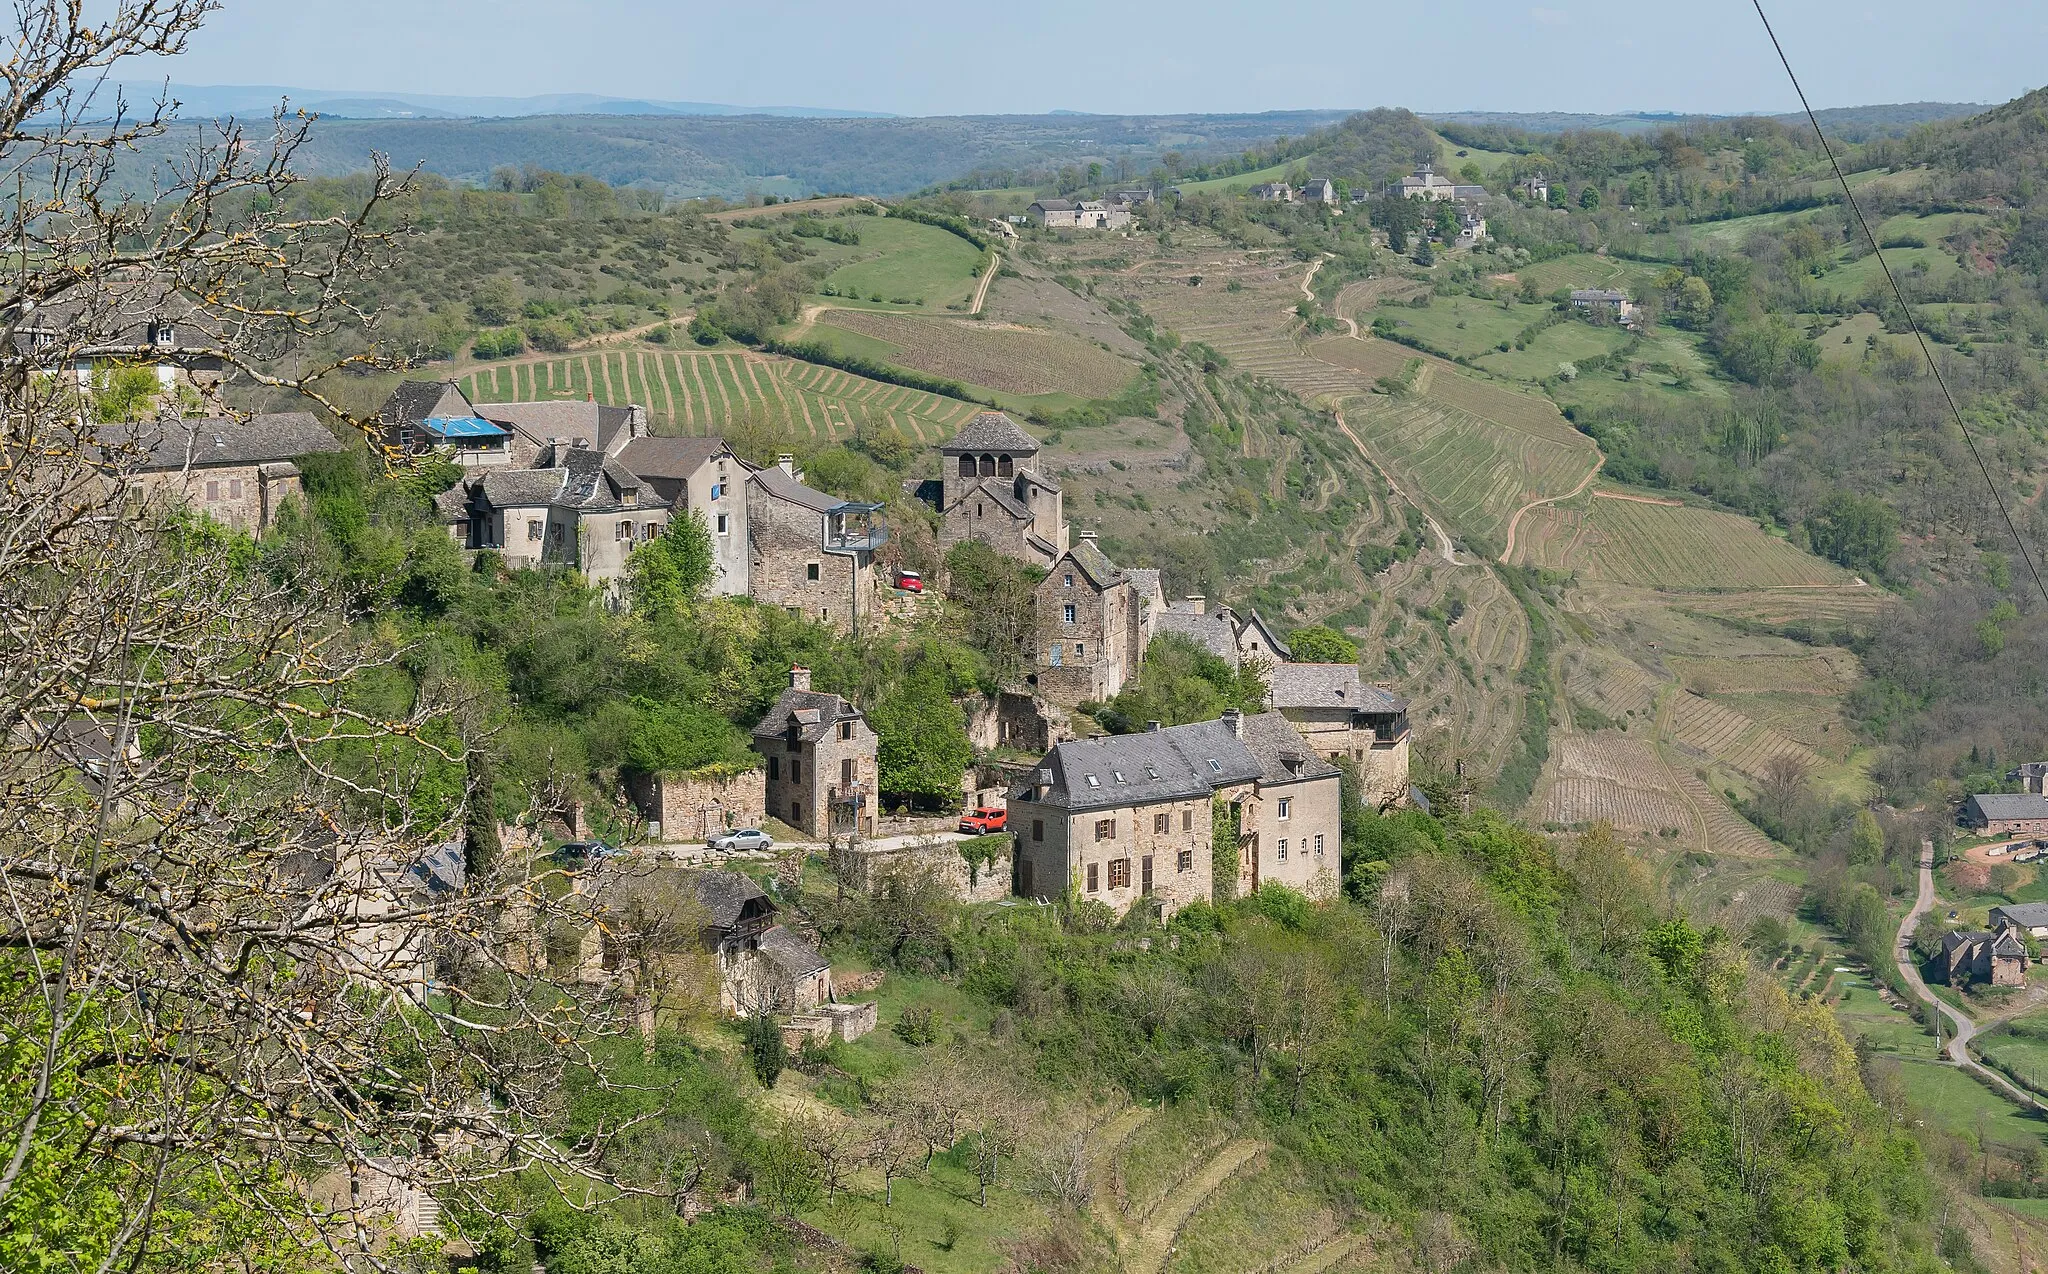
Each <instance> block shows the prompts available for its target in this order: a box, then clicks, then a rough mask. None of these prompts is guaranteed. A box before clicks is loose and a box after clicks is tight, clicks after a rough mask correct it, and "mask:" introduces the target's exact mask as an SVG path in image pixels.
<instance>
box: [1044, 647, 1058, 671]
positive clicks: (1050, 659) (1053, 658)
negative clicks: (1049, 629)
mask: <svg viewBox="0 0 2048 1274" xmlns="http://www.w3.org/2000/svg"><path fill="white" fill-rule="evenodd" d="M1046 662H1047V663H1050V664H1051V665H1052V666H1053V667H1055V668H1058V667H1060V666H1061V660H1060V647H1059V644H1058V643H1057V642H1055V643H1054V644H1053V648H1052V650H1051V652H1050V653H1048V654H1047V656H1046Z"/></svg>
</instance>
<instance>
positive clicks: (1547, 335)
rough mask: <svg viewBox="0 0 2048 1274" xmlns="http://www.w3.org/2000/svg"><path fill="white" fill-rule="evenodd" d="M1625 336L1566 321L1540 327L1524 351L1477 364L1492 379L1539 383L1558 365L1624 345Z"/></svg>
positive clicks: (1618, 331)
mask: <svg viewBox="0 0 2048 1274" xmlns="http://www.w3.org/2000/svg"><path fill="white" fill-rule="evenodd" d="M1628 339H1629V337H1628V333H1627V332H1626V331H1624V330H1622V329H1621V328H1619V327H1595V326H1594V325H1593V324H1591V323H1581V322H1577V321H1576V320H1568V321H1566V322H1563V323H1555V324H1552V325H1551V326H1549V327H1546V328H1544V329H1543V330H1542V331H1541V332H1539V333H1538V334H1537V336H1536V339H1535V340H1533V341H1531V342H1529V345H1528V348H1526V349H1514V350H1509V351H1508V352H1507V353H1505V354H1488V355H1487V356H1486V357H1484V358H1482V359H1480V360H1479V365H1480V366H1481V367H1483V368H1485V369H1486V370H1487V371H1490V372H1492V373H1493V374H1494V375H1496V376H1507V377H1510V378H1512V379H1514V380H1529V381H1535V380H1542V379H1543V378H1544V377H1546V376H1555V375H1557V368H1558V364H1560V363H1576V362H1577V361H1578V360H1580V359H1583V358H1597V357H1599V356H1600V355H1602V354H1607V353H1611V352H1612V351H1614V350H1618V349H1620V348H1621V347H1622V346H1624V345H1626V344H1628Z"/></svg>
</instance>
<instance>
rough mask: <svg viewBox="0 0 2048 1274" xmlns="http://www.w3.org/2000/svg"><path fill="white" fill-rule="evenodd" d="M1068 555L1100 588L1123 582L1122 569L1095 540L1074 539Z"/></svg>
mask: <svg viewBox="0 0 2048 1274" xmlns="http://www.w3.org/2000/svg"><path fill="white" fill-rule="evenodd" d="M1067 557H1068V558H1070V559H1071V560H1072V561H1073V563H1074V565H1076V566H1078V567H1080V568H1081V570H1082V571H1083V572H1084V573H1085V574H1086V575H1087V576H1088V578H1089V579H1091V580H1093V581H1094V582H1095V585H1096V587H1098V588H1108V587H1109V586H1110V585H1111V584H1115V583H1119V582H1121V581H1122V579H1123V577H1124V573H1123V571H1122V569H1120V568H1119V567H1118V566H1117V564H1116V563H1115V562H1112V561H1110V560H1109V555H1108V554H1107V553H1104V552H1103V551H1102V549H1101V548H1100V547H1098V546H1097V545H1096V543H1095V541H1093V540H1076V541H1074V546H1073V547H1072V548H1070V549H1068V550H1067Z"/></svg>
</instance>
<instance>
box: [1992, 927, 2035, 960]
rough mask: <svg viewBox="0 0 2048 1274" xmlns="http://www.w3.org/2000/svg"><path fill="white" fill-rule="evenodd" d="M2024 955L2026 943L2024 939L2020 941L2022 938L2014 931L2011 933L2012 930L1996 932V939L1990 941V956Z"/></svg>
mask: <svg viewBox="0 0 2048 1274" xmlns="http://www.w3.org/2000/svg"><path fill="white" fill-rule="evenodd" d="M2026 953H2027V944H2026V941H2025V940H2024V939H2022V938H2021V937H2020V935H2019V934H2018V933H2016V932H2015V931H2013V930H2011V929H2001V930H1999V931H1998V937H1997V938H1995V939H1993V940H1992V943H1991V954H1992V955H1995V956H2023V955H2025V954H2026Z"/></svg>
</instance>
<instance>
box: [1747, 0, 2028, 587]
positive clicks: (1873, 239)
mask: <svg viewBox="0 0 2048 1274" xmlns="http://www.w3.org/2000/svg"><path fill="white" fill-rule="evenodd" d="M1750 3H1751V4H1753V5H1755V6H1756V16H1757V20H1758V21H1760V22H1762V23H1763V24H1764V34H1765V35H1767V36H1769V37H1770V38H1771V47H1772V48H1774V49H1776V50H1777V51H1778V62H1779V64H1780V65H1782V66H1783V67H1784V68H1785V75H1786V78H1788V79H1790V80H1791V81H1792V91H1793V92H1795V93H1797V94H1798V95H1799V108H1800V109H1801V110H1803V111H1805V112H1806V122H1807V123H1809V124H1811V125H1813V135H1814V136H1815V137H1817V138H1819V139H1820V148H1821V149H1822V150H1823V151H1825V152H1826V153H1827V157H1828V163H1829V165H1831V166H1832V167H1833V168H1834V170H1835V180H1836V182H1838V183H1840V185H1841V187H1842V199H1843V201H1844V202H1846V203H1847V204H1848V205H1849V211H1850V212H1851V213H1853V214H1855V217H1856V224H1857V225H1858V226H1861V227H1862V228H1863V237H1864V238H1865V239H1867V240H1869V242H1870V251H1871V252H1872V253H1873V254H1874V255H1875V256H1876V257H1877V265H1878V268H1879V269H1880V270H1883V271H1884V281H1885V282H1886V283H1888V284H1890V285H1891V289H1892V298H1893V299H1894V300H1896V301H1897V302H1898V303H1899V312H1900V313H1901V314H1904V315H1905V316H1906V326H1907V327H1908V328H1910V329H1912V332H1913V339H1914V340H1916V341H1918V342H1919V343H1920V355H1921V357H1923V358H1925V359H1926V360H1927V370H1928V371H1930V372H1932V373H1934V383H1935V384H1937V385H1939V386H1941V396H1942V398H1943V399H1945V400H1947V402H1948V411H1949V415H1951V416H1953V417H1954V418H1955V422H1956V428H1957V429H1958V430H1960V431H1961V433H1962V435H1963V442H1964V443H1965V444H1966V445H1967V446H1968V447H1969V448H1970V458H1971V459H1972V460H1975V461H1976V462H1977V471H1978V472H1979V473H1981V474H1983V475H1984V485H1985V487H1986V488H1988V489H1989V490H1990V492H1991V501H1992V503H1994V504H1996V505H1997V506H1998V516H1999V517H2001V518H2004V519H2005V529H2006V530H2007V531H2009V532H2011V533H2012V542H2013V547H2015V548H2017V549H2018V550H2019V551H2020V560H2021V561H2023V562H2025V563H2026V564H2027V574H2029V575H2031V576H2033V577H2034V587H2035V588H2036V589H2039V590H2040V593H2041V600H2042V602H2044V603H2048V584H2044V583H2042V582H2041V572H2040V570H2039V569H2038V568H2036V567H2035V565H2034V555H2033V554H2031V553H2029V552H2027V542H2026V541H2025V540H2023V539H2021V538H2020V529H2019V527H2018V526H2016V525H2014V524H2013V520H2012V513H2011V511H2009V510H2008V509H2007V508H2006V507H2005V497H2004V496H2003V495H2000V494H1999V491H1998V483H1996V482H1994V481H1993V480H1992V478H1991V466H1989V465H1987V464H1985V463H1984V456H1983V453H1981V452H1979V451H1978V450H1977V440H1976V439H1975V438H1973V437H1971V436H1970V427H1969V426H1968V425H1966V424H1964V423H1963V413H1962V409H1961V408H1959V407H1957V406H1956V396H1955V395H1954V394H1952V393H1950V392H1949V388H1948V381H1947V379H1946V378H1944V377H1943V376H1942V374H1941V366H1940V364H1938V363H1936V362H1935V361H1934V351H1933V350H1932V349H1931V348H1929V347H1928V344H1927V334H1926V333H1925V332H1923V331H1921V330H1920V324H1919V322H1918V321H1917V320H1915V319H1914V317H1913V307H1912V306H1910V305H1907V304H1906V294H1905V292H1903V291H1902V290H1900V288H1899V281H1898V280H1897V279H1896V278H1894V277H1893V276H1892V267H1891V263H1890V262H1889V261H1886V260H1885V259H1884V249H1883V248H1880V247H1879V246H1878V244H1877V236H1876V235H1875V234H1873V233H1871V229H1870V222H1869V221H1868V220H1867V219H1866V218H1865V217H1864V215H1863V209H1862V207H1861V206H1859V205H1858V204H1857V202H1856V195H1855V192H1854V191H1852V190H1850V189H1849V179H1848V178H1847V177H1845V176H1843V175H1842V161H1841V160H1839V159H1837V158H1835V148H1834V147H1833V146H1830V145H1829V144H1828V137H1827V134H1826V133H1824V132H1822V131H1821V127H1820V120H1819V119H1818V118H1817V117H1816V116H1815V115H1814V113H1813V107H1812V105H1810V104H1809V103H1808V102H1807V100H1806V90H1805V89H1803V88H1801V87H1800V86H1799V77H1798V75H1796V74H1794V73H1793V70H1792V61H1791V59H1790V58H1787V57H1786V56H1785V46H1784V45H1782V44H1780V43H1778V33H1777V32H1776V31H1774V30H1772V29H1771V20H1770V19H1769V18H1768V17H1765V16H1764V5H1763V0H1750Z"/></svg>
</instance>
